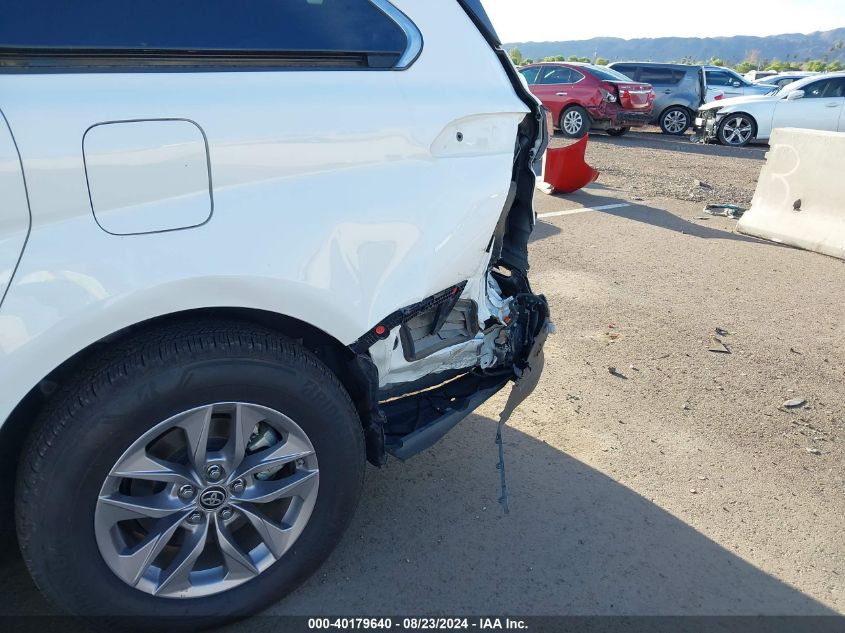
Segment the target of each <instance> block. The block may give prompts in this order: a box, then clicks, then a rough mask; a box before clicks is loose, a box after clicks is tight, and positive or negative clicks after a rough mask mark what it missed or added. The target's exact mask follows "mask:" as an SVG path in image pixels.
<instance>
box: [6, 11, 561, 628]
mask: <svg viewBox="0 0 845 633" xmlns="http://www.w3.org/2000/svg"><path fill="white" fill-rule="evenodd" d="M455 60H460V67H461V72H460V73H450V72H444V69H447V68H450V67H452V66H453V65H454V62H455ZM0 110H2V118H0V191H2V194H3V205H2V209H0V298H2V304H0V385H2V390H0V422H2V423H3V428H2V433H3V438H4V439H3V443H2V448H3V450H4V453H3V455H4V458H3V460H2V464H3V468H5V469H6V470H4V475H5V476H4V479H3V481H4V482H6V483H11V482H12V481H13V480H14V466H15V465H16V464H17V463H20V468H19V470H18V475H17V492H16V499H15V518H16V520H17V530H18V535H19V542H20V545H21V549H22V552H23V557H24V560H25V562H26V564H27V566H28V568H29V570H30V572H31V573H32V575H33V577H34V579H35V582H36V584H37V585H38V587H39V588H40V589H41V590H42V591H43V592H44V593H45V594H46V595H47V596H48V597H49V598H50V599H51V600H52V601H53V602H54V603H55V604H57V605H58V606H59V607H60V608H61V609H63V610H65V611H68V612H71V613H77V614H82V615H86V616H88V615H91V616H94V615H108V616H112V615H126V616H136V617H144V616H157V617H160V618H164V619H163V620H161V621H159V622H160V623H161V626H163V627H164V628H165V629H166V628H168V625H167V622H168V620H167V619H166V618H176V617H178V618H191V622H190V623H191V624H192V625H194V626H196V627H199V626H205V625H208V624H212V623H214V622H215V619H216V618H219V617H222V616H243V615H246V614H250V613H254V612H256V611H259V610H261V609H264V608H266V607H267V606H268V605H269V604H270V603H272V602H273V601H275V600H277V599H279V598H280V597H281V596H284V595H285V594H287V593H289V592H290V591H292V590H293V589H295V588H296V587H298V586H299V585H300V584H302V583H303V582H304V580H305V579H306V578H307V577H308V576H309V575H310V574H311V573H313V572H314V571H315V570H316V569H317V568H318V567H319V566H320V565H321V564H322V562H323V561H324V560H325V559H326V557H327V556H328V555H329V553H330V552H331V550H332V549H333V548H334V546H335V545H336V543H337V542H338V541H339V539H340V538H341V535H342V534H343V532H344V530H345V528H346V526H347V525H348V524H349V521H350V519H351V517H352V514H353V512H354V510H355V507H356V505H357V503H358V500H359V497H360V494H361V490H362V478H363V474H364V467H365V461H366V460H367V459H369V461H370V462H372V463H373V464H375V465H377V466H380V465H383V464H384V463H385V460H386V459H387V458H388V455H393V456H395V457H397V458H400V459H406V458H408V457H410V456H412V455H414V454H415V453H417V452H419V451H421V450H423V449H425V448H427V447H429V446H431V445H432V444H434V443H435V442H436V441H437V440H438V439H439V438H441V437H442V436H443V435H444V434H445V433H446V432H447V431H448V430H449V429H451V428H452V427H453V426H454V425H455V424H456V423H457V422H458V421H460V420H461V419H462V418H464V417H466V416H467V415H469V413H470V412H471V411H472V410H473V409H475V408H476V407H477V406H478V405H479V404H481V403H482V402H483V401H485V400H486V399H487V398H489V397H490V396H492V395H493V394H494V393H496V392H497V391H499V390H500V389H502V388H503V387H505V386H506V385H508V384H509V383H511V382H513V381H514V380H523V381H526V382H524V383H523V385H522V388H521V389H520V390H519V392H517V393H516V394H515V395H517V396H519V397H522V396H523V395H525V394H526V393H528V392H530V389H529V388H528V387H526V385H531V384H533V381H536V379H537V377H538V375H539V372H540V370H541V366H542V356H541V354H542V343H543V341H544V339H545V336H546V333H547V331H548V328H549V327H550V326H549V322H548V308H547V303H546V301H545V299H544V298H543V297H542V296H539V295H537V294H535V293H534V292H533V291H532V289H531V287H530V285H529V283H528V278H527V274H528V259H527V256H528V248H527V246H528V239H529V235H530V233H531V231H532V229H533V226H534V222H535V214H534V210H533V206H532V196H533V191H534V186H535V179H536V175H537V174H538V173H539V167H540V162H541V158H542V154H543V152H544V150H545V145H546V143H547V141H548V130H547V125H546V122H545V118H544V117H545V114H544V110H543V108H542V106H541V105H540V103H539V102H538V101H537V100H536V99H535V98H534V97H533V96H532V95H531V94H530V93H529V92H528V90H527V89H526V87H525V86H524V84H523V83H522V82H521V81H520V78H519V75H518V73H517V72H516V70H515V68H514V67H513V65H512V64H511V62H510V60H509V58H508V56H507V54H506V53H505V52H504V51H503V50H502V47H501V44H500V43H499V41H498V39H497V37H496V34H495V32H494V31H493V30H492V27H491V26H490V22H489V19H488V18H487V16H486V15H485V14H484V11H483V9H482V8H481V4H480V2H478V0H427V1H426V2H417V1H414V0H391V1H388V0H333V1H331V2H321V1H315V0H286V1H285V2H276V1H273V2H248V3H241V4H239V5H238V6H237V7H236V8H235V6H234V5H233V4H232V3H231V2H229V1H228V0H184V1H182V2H179V3H161V2H159V3H152V4H151V3H146V2H136V1H134V0H111V1H110V2H95V3H85V2H83V3H76V4H74V6H73V9H72V10H69V9H68V7H67V6H66V3H63V2H61V1H60V0H30V1H29V2H27V3H23V4H20V6H18V5H17V4H14V5H9V6H7V7H6V9H5V12H4V15H3V20H2V21H0ZM18 438H24V439H23V440H22V441H18ZM492 439H493V438H491V444H492ZM494 450H495V449H494ZM464 474H465V473H453V476H458V477H459V476H464ZM497 481H498V478H497ZM407 494H413V487H409V488H408V491H407ZM421 529H422V530H425V526H421ZM362 573H364V570H362ZM141 621H142V620H133V626H135V625H137V623H138V622H141ZM150 622H152V620H150ZM159 630H161V629H160V628H159Z"/></svg>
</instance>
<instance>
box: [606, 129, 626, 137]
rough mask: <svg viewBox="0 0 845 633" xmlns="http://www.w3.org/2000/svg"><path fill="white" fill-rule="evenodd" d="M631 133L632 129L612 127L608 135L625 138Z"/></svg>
mask: <svg viewBox="0 0 845 633" xmlns="http://www.w3.org/2000/svg"><path fill="white" fill-rule="evenodd" d="M630 131H631V128H629V127H612V128H610V129H609V130H607V133H608V134H610V135H611V136H625V135H626V134H627V133H628V132H630Z"/></svg>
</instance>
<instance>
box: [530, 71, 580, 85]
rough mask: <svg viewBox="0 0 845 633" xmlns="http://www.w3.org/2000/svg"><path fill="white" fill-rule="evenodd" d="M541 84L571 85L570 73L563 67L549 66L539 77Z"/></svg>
mask: <svg viewBox="0 0 845 633" xmlns="http://www.w3.org/2000/svg"><path fill="white" fill-rule="evenodd" d="M538 83H541V84H546V85H548V84H571V83H573V79H572V72H571V71H570V70H569V69H568V68H565V67H561V66H549V67H547V68H544V69H543V74H542V75H541V76H540V81H539V82H538Z"/></svg>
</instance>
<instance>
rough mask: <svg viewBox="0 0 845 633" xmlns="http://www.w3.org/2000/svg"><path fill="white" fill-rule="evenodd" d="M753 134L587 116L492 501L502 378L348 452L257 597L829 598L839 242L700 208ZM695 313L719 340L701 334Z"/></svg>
mask: <svg viewBox="0 0 845 633" xmlns="http://www.w3.org/2000/svg"><path fill="white" fill-rule="evenodd" d="M652 136H653V138H652ZM560 142H562V141H561V140H560V139H559V138H558V139H556V141H555V143H560ZM764 151H765V148H750V149H745V150H725V149H723V148H716V147H704V148H700V147H695V151H690V150H689V146H688V145H686V144H681V143H680V142H678V141H675V140H670V141H667V140H666V139H665V138H664V137H661V136H659V135H648V136H646V135H645V134H644V135H639V134H632V135H630V136H629V137H625V138H624V139H609V138H607V137H605V136H600V135H596V136H594V137H593V138H592V140H591V142H590V146H589V149H588V158H589V160H590V161H591V162H593V163H594V164H595V165H596V166H597V167H598V168H600V169H602V171H603V173H602V176H601V178H600V179H599V181H598V182H597V183H596V184H595V185H593V186H591V187H589V188H588V189H586V190H584V191H582V192H579V193H578V194H574V195H571V196H545V195H543V194H538V200H537V207H538V210H539V212H540V213H548V212H555V211H563V212H565V213H566V214H565V215H559V216H557V217H547V218H545V219H542V220H541V222H540V224H539V225H538V227H537V230H536V232H535V234H534V236H533V240H532V243H531V245H530V255H531V258H532V280H533V285H534V287H535V289H536V290H538V291H540V292H544V293H545V294H546V295H547V296H548V298H549V301H550V303H551V306H552V310H553V312H554V317H555V321H556V324H557V327H558V332H557V334H556V335H555V336H553V337H551V338H550V339H549V342H548V345H547V348H546V349H547V355H546V371H545V373H544V375H543V378H542V380H541V383H540V385H539V387H538V389H537V391H536V392H535V394H533V395H532V397H531V398H530V399H529V400H528V401H527V402H526V403H524V404H523V405H522V406H521V407H520V408H519V409H518V410H517V412H516V413H515V414H514V416H513V418H512V420H511V424H510V425H509V427H508V428H507V429H506V431H505V444H506V459H507V472H508V483H509V487H510V506H511V513H510V514H509V515H505V514H503V512H502V511H501V509H500V508H499V506H498V503H497V498H498V496H499V476H498V473H497V471H496V468H495V464H496V461H497V456H496V447H495V445H494V442H493V439H494V436H495V428H496V418H497V415H498V412H499V411H500V410H501V407H502V406H503V404H504V401H505V398H506V394H505V393H502V394H499V395H498V396H497V397H496V398H494V399H493V400H491V401H490V402H488V403H486V404H485V405H484V406H483V407H482V408H481V409H479V410H478V411H477V412H476V414H475V415H472V416H470V417H469V418H468V419H467V420H465V421H464V422H462V423H461V424H460V425H458V427H457V428H456V429H455V430H454V431H452V432H451V433H450V434H449V435H448V436H447V437H446V438H445V439H444V440H443V441H442V442H441V443H440V444H438V445H437V446H436V447H434V448H433V449H431V450H429V451H427V452H426V453H424V454H422V455H419V456H418V457H416V458H414V459H413V460H411V461H409V462H406V463H399V462H396V461H392V462H391V463H390V464H389V465H388V467H386V468H385V469H383V470H381V471H378V470H376V469H374V468H369V469H368V473H367V481H366V486H365V493H364V501H363V502H362V505H361V507H360V509H359V510H358V512H357V514H356V516H355V517H354V519H353V522H352V526H351V528H350V530H349V532H348V534H347V536H346V537H345V539H344V540H343V542H342V543H341V545H340V547H339V548H338V550H337V551H336V552H335V553H334V555H333V556H332V557H331V559H330V560H329V562H328V563H327V564H326V565H325V566H324V567H323V569H321V570H320V571H319V572H318V573H317V574H316V575H315V576H314V577H313V578H312V579H311V580H309V581H308V582H307V583H306V584H305V585H304V586H303V587H302V588H301V589H300V590H298V591H297V592H295V593H294V594H293V595H291V596H289V597H288V598H287V599H286V600H284V601H282V602H280V603H278V604H277V605H276V606H274V607H273V608H271V609H270V613H271V614H302V615H315V614H333V615H339V614H344V615H384V614H405V615H457V614H467V615H470V614H476V615H477V614H505V613H507V614H509V615H514V616H518V615H542V614H550V615H555V614H573V615H610V614H626V615H677V614H682V615H690V614H698V615H726V614H727V615H736V614H741V615H751V614H765V615H796V614H797V615H801V614H831V613H843V612H845V540H843V536H842V535H843V534H845V495H843V492H845V470H843V458H845V450H844V449H845V400H843V397H842V385H843V381H845V333H843V325H842V324H843V323H845V304H843V301H842V278H843V273H845V262H842V261H839V260H835V259H832V258H828V257H824V256H821V255H817V254H814V253H808V252H804V251H799V250H794V249H790V248H785V247H781V246H777V245H774V244H769V243H764V242H761V241H758V240H755V239H751V238H747V237H745V236H741V235H738V234H736V233H735V232H734V227H735V224H736V223H735V221H733V220H729V219H727V218H719V217H709V218H707V219H699V218H701V217H703V216H701V206H702V205H701V202H702V201H703V200H704V199H707V200H708V201H725V202H728V201H729V202H737V203H740V204H742V203H747V202H748V200H749V199H750V196H751V192H752V190H753V182H754V180H755V178H756V177H757V174H758V172H759V169H760V167H761V165H762V162H761V160H762V157H763V153H764ZM661 170H662V172H661ZM626 174H627V175H626ZM695 178H698V179H700V180H704V181H706V182H708V183H709V184H710V185H711V186H712V187H713V191H708V192H707V193H705V192H695V191H693V190H692V183H691V180H692V179H695ZM690 195H694V196H699V195H700V196H701V197H702V198H701V200H699V199H698V197H696V198H695V201H690V200H689V196H690ZM633 197H641V198H644V200H641V201H633V203H631V204H629V205H628V206H623V207H619V208H614V209H607V210H604V211H591V212H581V210H582V209H584V208H594V207H597V206H604V205H608V204H613V203H615V204H625V203H626V202H629V203H630V202H631V200H632V198H633ZM716 328H721V329H723V330H725V331H727V332H728V333H727V334H721V335H720V337H721V338H722V339H723V341H724V342H725V344H726V345H727V347H728V348H729V350H730V352H731V353H729V354H726V353H714V352H710V351H708V348H709V347H710V346H711V335H714V334H715V331H716ZM611 367H613V368H615V370H616V373H615V374H612V373H611V372H610V371H609V368H611ZM794 398H799V399H803V400H806V402H807V406H805V407H803V408H797V409H788V408H785V407H784V406H783V403H784V402H786V401H788V400H791V399H794ZM0 564H2V574H0V578H3V585H2V587H0V589H2V591H3V593H4V596H5V600H4V601H3V604H4V607H5V610H6V612H10V611H11V612H15V613H44V612H49V607H47V606H46V605H44V603H43V600H42V599H41V598H40V597H39V596H38V594H37V593H36V592H35V590H34V588H33V587H32V584H31V582H30V581H29V580H28V578H27V576H26V574H25V572H24V570H23V566H22V564H21V563H20V560H19V559H15V558H14V557H11V558H8V557H7V559H6V560H3V561H0ZM230 630H232V631H245V632H252V631H259V630H268V631H270V630H278V625H277V624H276V623H275V621H274V620H267V619H264V620H261V619H253V620H248V621H245V622H242V623H239V624H237V625H235V626H233V627H231V629H230ZM679 630H680V629H679ZM791 630H797V628H796V626H793V627H792V629H791ZM805 630H810V629H807V628H805Z"/></svg>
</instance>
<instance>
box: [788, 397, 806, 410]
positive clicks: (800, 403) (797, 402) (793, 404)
mask: <svg viewBox="0 0 845 633" xmlns="http://www.w3.org/2000/svg"><path fill="white" fill-rule="evenodd" d="M806 405H807V401H806V400H804V398H793V399H792V400H787V401H786V402H784V403H783V407H784V409H800V408H802V407H804V406H806Z"/></svg>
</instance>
